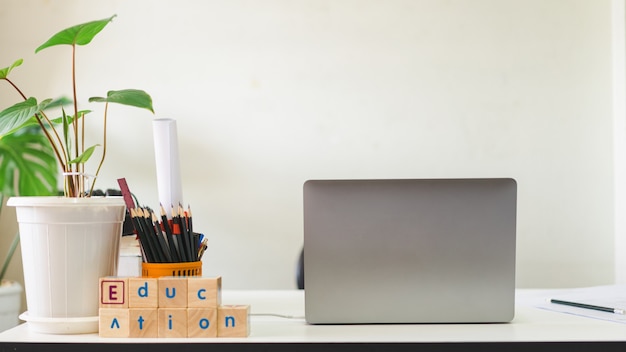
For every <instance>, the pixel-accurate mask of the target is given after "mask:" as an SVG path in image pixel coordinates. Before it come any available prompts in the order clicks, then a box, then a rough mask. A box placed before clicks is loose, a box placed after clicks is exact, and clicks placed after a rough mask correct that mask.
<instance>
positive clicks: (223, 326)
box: [217, 305, 250, 337]
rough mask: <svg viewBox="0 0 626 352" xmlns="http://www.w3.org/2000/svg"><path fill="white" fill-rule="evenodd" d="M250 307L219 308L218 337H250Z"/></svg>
mask: <svg viewBox="0 0 626 352" xmlns="http://www.w3.org/2000/svg"><path fill="white" fill-rule="evenodd" d="M249 313H250V306H248V305H236V306H235V305H233V306H221V307H218V308H217V336H219V337H247V336H248V335H250V321H249Z"/></svg>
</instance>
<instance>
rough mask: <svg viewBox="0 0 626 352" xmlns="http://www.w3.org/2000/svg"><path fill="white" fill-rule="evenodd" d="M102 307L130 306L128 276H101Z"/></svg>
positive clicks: (100, 293) (100, 294)
mask: <svg viewBox="0 0 626 352" xmlns="http://www.w3.org/2000/svg"><path fill="white" fill-rule="evenodd" d="M99 284H100V287H99V288H100V289H99V296H100V297H99V298H100V300H99V301H100V308H128V278H116V277H103V278H100V282H99Z"/></svg>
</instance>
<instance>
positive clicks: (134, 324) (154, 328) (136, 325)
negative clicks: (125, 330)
mask: <svg viewBox="0 0 626 352" xmlns="http://www.w3.org/2000/svg"><path fill="white" fill-rule="evenodd" d="M157 319H158V314H157V309H156V308H130V309H129V322H130V323H129V324H130V335H129V337H159V324H158V320H157Z"/></svg>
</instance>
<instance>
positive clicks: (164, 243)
mask: <svg viewBox="0 0 626 352" xmlns="http://www.w3.org/2000/svg"><path fill="white" fill-rule="evenodd" d="M150 215H151V218H152V224H153V225H154V231H155V235H156V237H157V238H158V239H159V243H160V244H161V249H162V251H163V254H164V255H165V259H166V260H167V262H168V263H172V262H173V258H172V254H171V251H170V246H169V243H167V239H166V237H165V235H164V234H163V231H161V225H159V220H158V219H157V217H156V215H155V214H154V212H153V211H150Z"/></svg>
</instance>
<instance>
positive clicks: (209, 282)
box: [187, 276, 222, 308]
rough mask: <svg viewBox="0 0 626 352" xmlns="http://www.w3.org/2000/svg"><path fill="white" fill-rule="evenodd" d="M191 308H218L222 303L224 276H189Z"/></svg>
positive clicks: (189, 301)
mask: <svg viewBox="0 0 626 352" xmlns="http://www.w3.org/2000/svg"><path fill="white" fill-rule="evenodd" d="M187 289H188V298H187V307H189V308H217V307H219V306H220V305H221V304H222V277H221V276H218V277H215V278H208V277H207V278H205V277H193V276H192V277H189V278H188V283H187Z"/></svg>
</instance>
